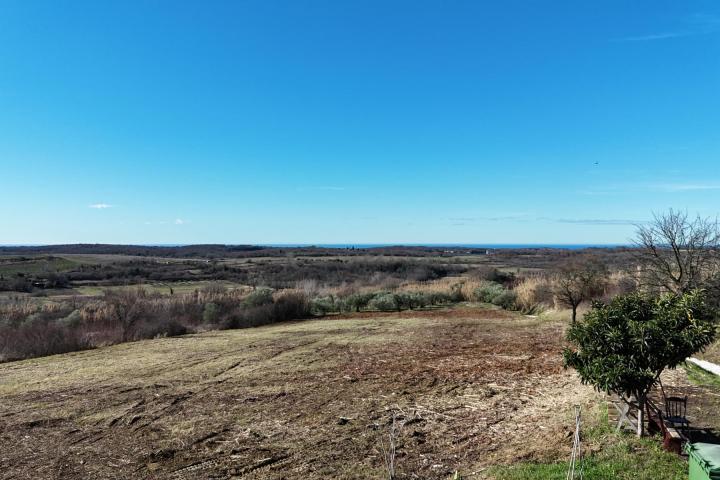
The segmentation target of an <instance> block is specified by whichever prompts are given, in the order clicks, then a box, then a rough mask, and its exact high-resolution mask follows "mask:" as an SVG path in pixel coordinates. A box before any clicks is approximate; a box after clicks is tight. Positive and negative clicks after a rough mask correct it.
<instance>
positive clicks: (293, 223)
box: [0, 0, 720, 244]
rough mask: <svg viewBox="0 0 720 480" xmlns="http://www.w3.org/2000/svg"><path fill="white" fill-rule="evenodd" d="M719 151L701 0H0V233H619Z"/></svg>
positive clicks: (491, 239) (703, 207) (702, 202)
mask: <svg viewBox="0 0 720 480" xmlns="http://www.w3.org/2000/svg"><path fill="white" fill-rule="evenodd" d="M719 154H720V3H718V2H717V1H683V2H677V1H672V2H671V1H644V2H640V1H607V2H577V1H567V2H560V1H553V2H550V1H546V2H540V1H522V2H519V1H518V2H516V1H502V2H489V1H486V2H485V1H482V2H481V1H464V2H462V1H433V2H430V1H422V0H410V1H387V0H383V1H354V2H350V1H347V2H339V1H336V0H328V1H303V0H293V1H283V2H280V1H273V0H257V1H255V0H248V1H227V2H221V1H207V2H200V1H197V2H176V1H123V2H110V1H87V2H83V1H80V0H77V1H73V2H56V1H43V2H40V1H32V0H20V1H15V0H4V1H2V2H0V178H1V179H2V181H1V182H0V243H5V244H7V243H11V244H12V243H66V242H108V243H205V242H217V243H372V242H379V243H384V242H389V243H403V242H407V243H622V242H625V241H627V239H628V238H629V237H630V236H631V235H632V232H633V227H632V225H631V224H632V223H633V222H638V221H643V220H645V219H647V218H649V217H650V215H651V212H652V211H662V210H665V209H667V208H671V207H672V208H676V209H687V210H688V211H689V212H691V213H695V212H698V213H700V214H702V215H711V216H715V215H717V213H718V209H719V202H718V201H719V200H720V168H719V167H718V163H719V161H720V155H719Z"/></svg>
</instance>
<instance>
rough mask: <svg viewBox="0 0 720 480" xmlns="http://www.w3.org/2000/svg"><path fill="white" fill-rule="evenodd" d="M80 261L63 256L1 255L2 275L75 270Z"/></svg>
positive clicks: (43, 273)
mask: <svg viewBox="0 0 720 480" xmlns="http://www.w3.org/2000/svg"><path fill="white" fill-rule="evenodd" d="M78 265H79V263H78V262H74V261H72V260H68V259H67V258H62V257H53V256H46V257H0V275H2V276H4V277H13V276H15V275H17V274H18V273H22V274H24V275H31V276H36V275H45V274H48V273H60V272H67V271H69V270H73V269H74V268H76V267H77V266H78Z"/></svg>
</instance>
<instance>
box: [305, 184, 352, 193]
mask: <svg viewBox="0 0 720 480" xmlns="http://www.w3.org/2000/svg"><path fill="white" fill-rule="evenodd" d="M311 190H321V191H326V192H342V191H344V190H345V187H340V186H333V185H325V186H319V187H298V188H297V191H298V192H307V191H311Z"/></svg>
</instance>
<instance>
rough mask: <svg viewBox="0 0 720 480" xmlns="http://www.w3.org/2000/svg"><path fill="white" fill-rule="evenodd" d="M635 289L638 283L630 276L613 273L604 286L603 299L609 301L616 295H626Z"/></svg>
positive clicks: (622, 273)
mask: <svg viewBox="0 0 720 480" xmlns="http://www.w3.org/2000/svg"><path fill="white" fill-rule="evenodd" d="M637 289H638V283H637V281H636V280H635V278H633V277H632V276H631V275H629V274H627V273H624V272H613V273H611V274H610V275H609V277H608V281H607V283H606V284H605V298H606V299H608V300H609V299H611V298H613V297H616V296H618V295H627V294H628V293H633V292H635V291H637Z"/></svg>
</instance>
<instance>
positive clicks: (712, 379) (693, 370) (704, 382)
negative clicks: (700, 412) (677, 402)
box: [685, 362, 720, 388]
mask: <svg viewBox="0 0 720 480" xmlns="http://www.w3.org/2000/svg"><path fill="white" fill-rule="evenodd" d="M685 371H686V372H687V376H688V379H689V380H690V381H691V382H692V383H694V384H695V385H700V386H703V387H714V388H720V376H717V375H715V374H714V373H711V372H708V371H706V370H703V369H702V368H700V367H698V366H697V365H695V364H694V363H690V362H685Z"/></svg>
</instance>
